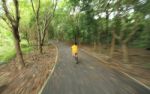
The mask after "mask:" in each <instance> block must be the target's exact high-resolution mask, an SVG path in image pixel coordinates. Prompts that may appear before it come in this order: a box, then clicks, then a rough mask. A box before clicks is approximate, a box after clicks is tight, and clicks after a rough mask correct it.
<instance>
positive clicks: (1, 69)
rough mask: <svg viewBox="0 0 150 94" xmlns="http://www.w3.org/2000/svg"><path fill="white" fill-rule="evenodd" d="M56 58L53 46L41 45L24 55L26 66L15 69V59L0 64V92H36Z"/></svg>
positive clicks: (20, 93) (14, 93) (21, 93)
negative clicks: (40, 48) (39, 49)
mask: <svg viewBox="0 0 150 94" xmlns="http://www.w3.org/2000/svg"><path fill="white" fill-rule="evenodd" d="M55 58H56V49H55V47H54V46H45V47H43V54H39V53H38V51H37V50H35V51H32V52H30V53H29V54H25V55H24V60H25V63H26V67H25V68H23V69H22V70H20V71H19V70H17V69H16V64H15V63H16V60H15V59H14V60H12V61H11V62H10V63H8V64H3V65H0V94H38V92H39V90H40V89H41V86H42V85H43V84H44V81H45V80H46V78H47V77H48V75H49V73H50V72H51V70H52V68H53V65H54V63H55Z"/></svg>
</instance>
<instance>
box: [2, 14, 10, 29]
mask: <svg viewBox="0 0 150 94" xmlns="http://www.w3.org/2000/svg"><path fill="white" fill-rule="evenodd" d="M0 18H1V19H2V20H3V21H4V22H5V23H6V24H7V25H8V27H10V28H12V27H11V24H10V23H9V22H8V20H7V19H6V18H5V17H3V16H0ZM1 26H2V25H1Z"/></svg>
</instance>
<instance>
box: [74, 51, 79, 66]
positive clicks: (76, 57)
mask: <svg viewBox="0 0 150 94" xmlns="http://www.w3.org/2000/svg"><path fill="white" fill-rule="evenodd" d="M75 60H76V63H77V64H78V63H79V61H78V54H77V53H76V54H75Z"/></svg>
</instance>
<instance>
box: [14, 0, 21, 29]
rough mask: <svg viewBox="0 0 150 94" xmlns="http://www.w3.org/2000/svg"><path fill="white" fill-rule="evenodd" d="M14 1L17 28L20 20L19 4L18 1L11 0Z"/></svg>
mask: <svg viewBox="0 0 150 94" xmlns="http://www.w3.org/2000/svg"><path fill="white" fill-rule="evenodd" d="M13 1H14V5H15V13H16V16H15V19H16V25H17V27H18V26H19V20H20V13H19V3H18V0H13Z"/></svg>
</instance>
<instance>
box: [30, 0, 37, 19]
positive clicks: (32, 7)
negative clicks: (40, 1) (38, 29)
mask: <svg viewBox="0 0 150 94" xmlns="http://www.w3.org/2000/svg"><path fill="white" fill-rule="evenodd" d="M30 1H31V4H32V9H33V12H34V14H35V16H36V12H35V8H34V4H33V0H30Z"/></svg>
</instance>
